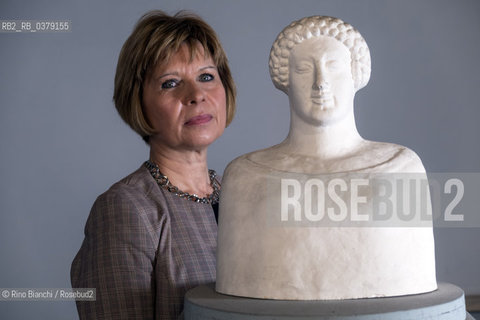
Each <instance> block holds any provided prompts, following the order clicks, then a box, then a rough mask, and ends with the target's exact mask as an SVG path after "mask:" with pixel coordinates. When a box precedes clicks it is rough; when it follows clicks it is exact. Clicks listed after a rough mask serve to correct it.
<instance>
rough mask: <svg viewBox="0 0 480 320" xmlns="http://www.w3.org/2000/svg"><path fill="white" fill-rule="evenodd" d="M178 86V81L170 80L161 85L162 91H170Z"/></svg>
mask: <svg viewBox="0 0 480 320" xmlns="http://www.w3.org/2000/svg"><path fill="white" fill-rule="evenodd" d="M177 85H178V81H176V80H174V79H170V80H167V81H165V82H164V83H162V89H171V88H175V87H176V86H177Z"/></svg>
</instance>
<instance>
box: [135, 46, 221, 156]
mask: <svg viewBox="0 0 480 320" xmlns="http://www.w3.org/2000/svg"><path fill="white" fill-rule="evenodd" d="M196 49H197V51H196V56H195V57H193V59H191V57H190V52H189V48H188V47H187V45H185V44H183V45H182V46H181V47H180V49H179V50H178V51H177V52H176V53H175V54H173V55H172V56H171V58H170V60H169V61H168V62H167V63H165V64H160V65H158V66H157V67H156V68H155V70H153V72H152V74H151V75H150V76H149V77H148V78H147V80H146V81H145V85H144V89H143V106H144V111H145V114H146V116H147V119H148V121H149V122H150V124H151V125H152V126H153V128H154V129H155V134H153V135H152V136H151V137H150V145H151V146H152V147H154V146H155V147H160V148H165V147H167V148H170V149H177V150H195V151H198V150H202V149H205V148H206V147H208V146H209V145H210V144H211V143H212V142H213V141H215V140H216V139H217V138H218V137H220V136H221V135H222V133H223V130H224V129H225V123H226V96H225V88H224V87H223V84H222V81H221V79H220V76H219V74H218V71H217V67H216V65H215V63H214V62H213V60H212V59H211V58H210V57H208V58H206V57H205V55H204V50H203V47H202V46H201V45H200V44H198V47H197V48H196Z"/></svg>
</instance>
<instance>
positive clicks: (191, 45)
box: [71, 11, 235, 319]
mask: <svg viewBox="0 0 480 320" xmlns="http://www.w3.org/2000/svg"><path fill="white" fill-rule="evenodd" d="M114 102H115V106H116V108H117V110H118V112H119V114H120V115H121V117H122V118H123V119H124V120H125V122H126V123H127V124H128V125H130V127H131V128H132V129H133V130H135V131H136V132H137V133H138V134H140V135H141V136H142V137H143V139H144V140H145V141H146V142H147V143H148V144H149V146H150V159H149V160H148V161H146V162H145V163H144V164H143V165H142V166H141V167H140V168H139V169H138V170H137V171H135V172H134V173H132V174H131V175H129V176H128V177H126V178H124V179H123V180H121V181H119V182H118V183H116V184H114V185H113V186H112V187H111V188H110V189H109V190H108V191H107V192H105V193H104V194H102V195H101V196H99V197H98V199H97V200H96V202H95V204H94V205H93V208H92V211H91V213H90V216H89V218H88V221H87V223H86V226H85V240H84V241H83V244H82V247H81V248H80V251H79V252H78V254H77V256H76V257H75V259H74V261H73V263H72V269H71V279H72V287H81V288H96V301H94V302H77V309H78V312H79V315H80V318H81V319H176V318H177V317H178V316H179V315H180V314H181V312H182V308H183V296H184V294H185V292H186V291H187V290H188V289H190V288H192V287H195V286H197V285H199V284H204V283H208V282H213V281H215V251H216V237H217V225H216V221H215V219H216V218H215V217H216V215H215V214H214V210H213V207H212V206H215V205H216V203H217V201H218V193H219V189H220V184H219V181H218V178H217V177H216V174H215V172H214V171H213V170H208V167H207V148H208V146H209V145H210V144H211V143H212V142H213V141H215V140H216V139H217V138H218V137H219V136H220V135H221V134H222V133H223V130H224V128H225V127H226V126H227V125H228V124H229V123H230V122H231V120H232V118H233V115H234V112H235V87H234V83H233V79H232V77H231V74H230V70H229V67H228V64H227V58H226V56H225V52H224V51H223V49H222V46H221V44H220V42H219V41H218V39H217V36H216V34H215V32H214V31H213V30H212V29H211V27H210V26H208V25H207V24H206V23H205V22H204V21H203V20H201V19H200V18H199V17H197V16H195V15H191V14H186V13H183V12H179V13H177V14H176V15H174V16H168V15H166V14H165V13H163V12H161V11H152V12H149V13H147V14H146V15H144V16H143V17H142V18H141V19H140V20H139V22H138V23H137V25H136V27H135V28H134V30H133V32H132V34H131V35H130V37H129V38H128V39H127V41H126V42H125V44H124V46H123V48H122V51H121V53H120V57H119V60H118V65H117V71H116V75H115V90H114Z"/></svg>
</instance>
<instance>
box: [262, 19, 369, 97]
mask: <svg viewBox="0 0 480 320" xmlns="http://www.w3.org/2000/svg"><path fill="white" fill-rule="evenodd" d="M319 36H328V37H332V38H334V39H336V40H338V41H340V42H341V43H342V44H344V45H345V46H346V47H347V49H348V50H349V51H350V56H351V69H352V78H353V81H354V86H355V91H358V90H360V89H361V88H363V87H364V86H365V85H366V84H367V83H368V80H369V79H370V50H369V49H368V46H367V43H366V41H365V39H363V37H362V35H361V34H360V32H358V31H357V30H356V29H355V28H354V27H353V26H351V25H350V24H348V23H346V22H344V21H342V20H340V19H338V18H333V17H326V16H313V17H306V18H303V19H300V20H297V21H294V22H292V23H291V24H290V25H288V26H287V27H285V29H283V30H282V32H280V34H279V35H278V36H277V38H276V39H275V41H274V43H273V45H272V49H271V51H270V61H269V63H268V65H269V68H270V77H271V78H272V81H273V84H274V85H275V87H276V88H278V89H280V90H282V91H283V92H285V93H287V94H288V58H289V56H290V51H291V50H292V48H293V47H294V46H295V45H297V44H299V43H301V42H302V41H304V40H306V39H310V38H315V37H319Z"/></svg>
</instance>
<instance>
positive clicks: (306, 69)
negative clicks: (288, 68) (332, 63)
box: [295, 63, 312, 73]
mask: <svg viewBox="0 0 480 320" xmlns="http://www.w3.org/2000/svg"><path fill="white" fill-rule="evenodd" d="M311 70H312V66H311V65H310V64H308V63H302V64H299V65H297V66H296V67H295V71H296V72H298V73H304V72H309V71H311Z"/></svg>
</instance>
